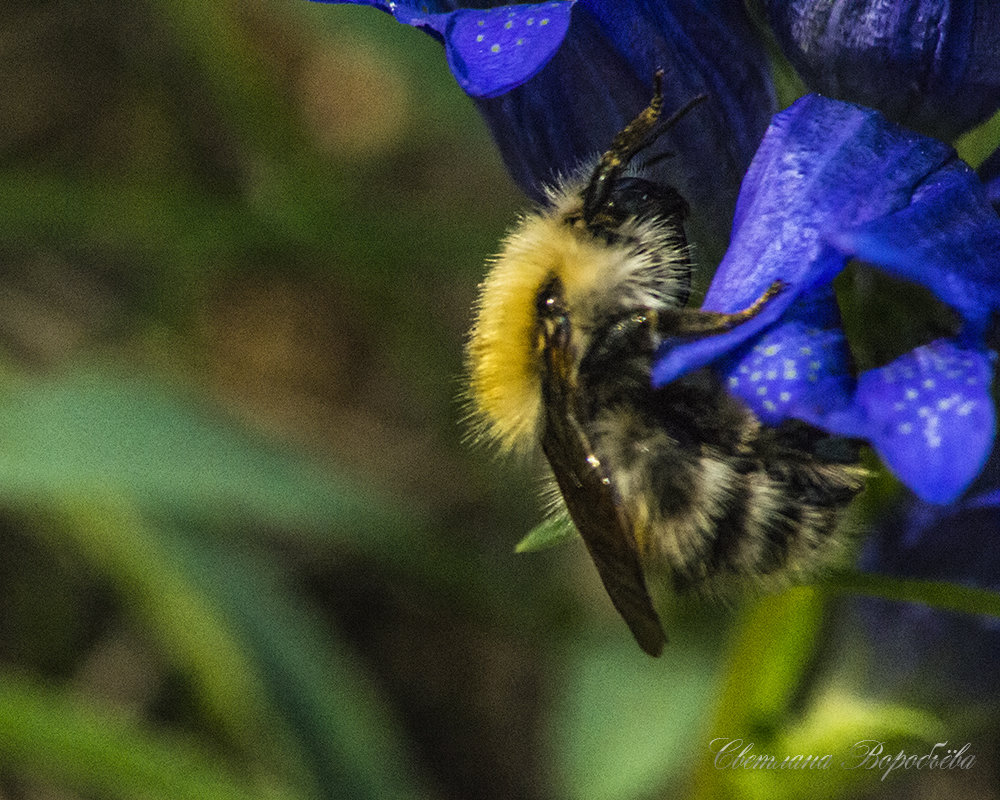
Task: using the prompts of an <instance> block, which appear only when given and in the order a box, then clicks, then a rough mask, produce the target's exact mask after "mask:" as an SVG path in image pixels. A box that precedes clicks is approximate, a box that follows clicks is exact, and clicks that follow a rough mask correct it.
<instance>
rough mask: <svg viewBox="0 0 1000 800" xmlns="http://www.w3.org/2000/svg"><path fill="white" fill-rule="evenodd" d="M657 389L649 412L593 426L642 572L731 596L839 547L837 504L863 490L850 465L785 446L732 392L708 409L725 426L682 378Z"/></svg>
mask: <svg viewBox="0 0 1000 800" xmlns="http://www.w3.org/2000/svg"><path fill="white" fill-rule="evenodd" d="M657 394H659V393H657ZM718 397H721V398H722V399H723V403H724V405H726V406H729V405H730V403H729V402H727V400H726V398H725V397H724V396H722V395H719V396H718ZM657 399H658V400H659V402H660V403H661V405H662V413H661V414H657V415H650V414H648V413H641V412H639V411H637V410H636V408H635V407H630V406H624V405H619V406H616V407H614V408H610V409H606V410H605V411H604V412H602V413H601V414H600V415H599V416H598V417H597V418H596V419H595V421H594V423H593V430H594V432H593V434H592V438H593V444H594V448H595V452H596V453H597V455H598V457H599V458H601V460H602V461H603V462H604V463H606V464H608V465H609V472H610V474H611V475H612V476H613V480H614V481H615V483H616V487H617V489H618V492H619V497H620V502H621V503H622V504H623V506H624V508H625V509H626V511H627V513H628V515H629V517H630V518H631V519H632V520H633V523H634V526H635V527H634V529H635V537H636V541H637V544H638V546H639V550H640V554H641V557H642V560H643V563H644V564H645V566H646V569H647V570H649V571H652V572H658V571H662V572H666V573H667V574H668V575H669V577H670V579H671V581H672V583H673V584H674V586H675V587H676V588H677V589H679V590H691V591H695V592H697V593H699V594H712V595H717V594H729V593H732V591H733V590H734V589H736V590H738V589H740V588H744V587H745V586H747V585H764V586H768V585H771V586H773V585H775V584H782V583H790V582H797V581H801V580H804V579H806V578H808V577H810V576H813V575H815V574H816V573H817V572H818V571H820V570H821V569H822V568H823V567H826V566H829V564H830V563H831V562H832V561H835V560H836V559H837V557H838V556H839V555H840V554H841V553H842V552H843V551H844V549H845V548H844V544H845V538H846V537H845V536H844V535H843V532H842V531H840V530H839V522H840V517H841V512H842V511H843V510H844V508H845V507H846V506H847V505H848V504H849V503H850V501H851V500H852V499H853V497H854V496H855V495H856V494H857V493H858V492H859V491H860V490H861V488H862V480H863V471H862V470H861V469H860V468H859V467H857V466H856V464H854V463H851V462H850V461H848V462H847V463H843V462H836V463H835V462H829V461H824V460H822V459H820V458H819V457H817V456H816V455H815V454H813V453H812V452H810V451H809V450H807V449H802V448H801V447H800V446H799V442H798V441H796V442H795V445H796V446H794V447H792V446H788V444H787V443H785V442H784V441H783V439H782V434H781V432H780V430H779V431H775V430H774V429H767V428H761V426H760V425H759V423H758V422H757V420H756V418H755V417H754V416H753V414H752V413H751V412H750V411H749V410H747V409H745V407H742V406H741V405H740V404H738V401H736V400H732V401H731V403H732V404H734V406H733V407H727V408H724V409H714V411H715V412H721V413H722V415H723V416H724V417H726V418H728V419H729V421H730V425H729V427H728V428H727V429H721V428H719V426H718V419H717V418H716V417H715V415H714V414H713V415H712V418H711V419H709V418H706V417H705V416H700V415H702V414H703V413H704V411H705V410H706V408H707V407H710V406H711V405H712V403H711V402H710V398H708V397H707V396H706V397H704V398H702V399H701V400H699V399H698V398H697V393H696V394H695V396H693V397H692V395H691V394H690V392H685V391H684V390H683V387H681V391H679V392H675V393H674V394H673V395H671V394H669V393H667V395H666V396H665V397H658V398H657ZM711 399H715V398H711ZM678 400H680V401H681V402H682V403H683V405H684V406H685V407H684V408H679V407H678ZM689 402H691V403H694V404H695V407H689V406H688V403H689ZM699 419H701V420H704V425H699V423H698V420H699ZM677 420H685V422H684V424H683V435H682V432H681V431H680V430H678V429H677V427H676V426H677ZM796 435H800V432H798V431H797V432H796Z"/></svg>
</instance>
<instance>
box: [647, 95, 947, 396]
mask: <svg viewBox="0 0 1000 800" xmlns="http://www.w3.org/2000/svg"><path fill="white" fill-rule="evenodd" d="M953 156H954V153H953V151H952V150H951V148H950V147H948V146H947V145H945V144H943V143H941V142H937V141H935V140H931V139H926V138H924V137H921V136H918V135H917V134H913V133H907V132H904V131H902V130H900V129H899V128H897V127H896V126H894V125H891V124H889V123H888V122H886V120H885V118H884V117H882V115H881V114H879V113H878V112H877V111H874V110H872V109H865V108H860V107H858V106H854V105H851V104H849V103H842V102H838V101H836V100H830V99H827V98H824V97H821V96H819V95H807V96H806V97H803V98H802V99H801V100H799V101H798V102H796V103H795V104H794V105H792V106H791V107H790V108H788V109H787V110H785V111H783V112H781V113H780V114H777V115H776V116H775V117H774V120H773V122H772V123H771V126H770V127H769V128H768V130H767V133H766V134H765V135H764V139H763V141H762V142H761V145H760V147H759V149H758V150H757V154H756V155H755V156H754V159H753V162H752V163H751V165H750V169H749V170H748V171H747V175H746V177H745V178H744V180H743V186H742V189H741V190H740V196H739V200H738V202H737V206H736V216H735V220H734V222H733V234H732V240H731V241H730V245H729V250H728V251H727V252H726V255H725V257H724V258H723V259H722V263H721V264H720V265H719V269H718V270H717V271H716V273H715V277H714V278H713V279H712V283H711V286H710V287H709V290H708V294H707V295H706V297H705V302H704V303H703V307H704V308H706V309H709V310H712V311H725V312H734V311H739V310H741V309H744V308H747V307H749V306H750V305H752V304H753V302H754V301H755V300H756V299H757V298H758V297H760V296H761V295H762V294H763V293H764V292H765V291H766V290H767V288H768V287H769V286H770V285H771V284H772V283H774V282H775V281H778V280H780V281H783V282H784V283H786V284H788V288H787V289H786V290H785V291H784V292H782V294H780V295H779V296H778V297H777V298H775V299H774V300H772V301H771V302H770V303H769V304H768V308H766V309H765V310H764V311H763V312H762V313H760V314H758V315H757V316H756V317H755V318H754V319H753V320H751V321H750V322H748V323H746V324H744V325H740V326H739V327H738V328H736V329H734V330H732V331H730V332H728V333H725V334H722V335H720V336H714V337H711V338H708V339H703V340H701V341H697V342H692V343H685V344H679V345H678V344H676V343H668V344H667V345H666V346H665V347H664V349H663V351H662V352H661V353H660V357H659V359H658V360H657V363H656V364H655V365H654V367H653V382H654V385H657V386H662V385H664V384H666V383H669V382H670V381H672V380H675V379H676V378H678V377H680V376H681V375H683V374H684V373H685V372H688V371H690V370H693V369H696V368H698V367H701V366H704V365H705V364H707V363H709V362H710V361H712V360H714V359H716V358H719V357H720V356H722V355H723V354H725V353H727V352H729V351H731V350H733V349H734V348H736V347H739V346H740V345H742V344H743V343H744V342H746V341H747V340H748V339H749V338H751V337H753V336H755V335H757V334H758V333H759V332H760V331H761V330H762V329H763V328H764V327H766V326H768V325H770V324H772V323H773V322H775V321H776V320H777V319H778V318H779V317H780V316H781V315H782V314H783V313H784V312H785V311H786V310H787V309H788V308H789V307H790V306H791V305H792V304H793V303H794V302H795V300H796V299H797V298H798V297H799V296H800V295H802V294H804V293H807V292H808V291H810V290H811V289H812V288H814V287H817V286H824V285H825V284H827V283H829V281H831V280H832V279H833V278H834V277H835V276H836V274H837V273H838V272H840V270H842V269H843V267H844V265H845V264H846V263H847V260H848V256H849V253H845V252H844V251H843V249H842V248H838V247H834V241H835V240H836V239H837V237H838V236H839V235H840V233H841V232H842V231H845V230H848V231H849V230H852V229H854V228H855V227H856V226H858V225H859V224H862V223H864V222H867V221H870V220H872V219H878V218H880V217H882V216H885V215H886V214H889V213H891V212H893V211H895V210H897V209H900V208H904V207H905V206H906V205H907V204H908V203H909V202H910V199H911V196H912V194H913V191H914V187H916V186H917V185H919V184H920V183H921V182H922V181H923V180H924V179H925V177H926V176H927V175H928V174H931V173H933V172H935V171H936V170H938V169H940V168H941V167H942V166H943V165H944V164H947V163H948V162H949V160H950V159H952V158H953Z"/></svg>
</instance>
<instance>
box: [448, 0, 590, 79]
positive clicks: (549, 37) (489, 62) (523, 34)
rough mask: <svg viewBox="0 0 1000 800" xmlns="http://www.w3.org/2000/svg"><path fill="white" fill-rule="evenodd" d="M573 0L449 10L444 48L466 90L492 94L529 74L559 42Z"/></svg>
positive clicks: (568, 18) (528, 77)
mask: <svg viewBox="0 0 1000 800" xmlns="http://www.w3.org/2000/svg"><path fill="white" fill-rule="evenodd" d="M575 2H576V0H560V2H548V3H533V4H530V5H516V6H500V7H499V8H490V9H486V10H474V9H468V10H462V11H456V12H455V13H453V14H451V15H450V16H449V19H448V26H447V29H446V31H445V50H446V52H447V56H448V66H449V67H450V68H451V72H452V74H453V75H454V76H455V79H456V80H457V81H458V85H459V86H461V87H462V88H463V89H464V90H465V91H466V92H467V93H468V94H470V95H472V96H474V97H496V96H497V95H500V94H504V93H505V92H509V91H510V90H511V89H513V88H514V87H516V86H520V85H521V84H522V83H524V82H525V81H527V80H529V79H530V78H531V77H532V76H534V75H535V73H537V72H538V71H539V70H540V69H541V68H542V67H544V66H545V65H546V64H547V63H548V61H549V59H551V58H552V56H553V55H554V54H555V52H556V50H558V49H559V46H560V45H561V44H562V42H563V38H564V37H565V36H566V32H567V30H568V29H569V23H570V10H571V9H572V8H573V4H574V3H575Z"/></svg>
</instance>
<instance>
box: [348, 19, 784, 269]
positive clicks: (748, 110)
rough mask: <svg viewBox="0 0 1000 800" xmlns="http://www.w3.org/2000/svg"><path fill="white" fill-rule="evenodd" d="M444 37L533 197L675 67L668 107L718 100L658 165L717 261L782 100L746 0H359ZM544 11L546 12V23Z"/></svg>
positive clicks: (600, 146)
mask: <svg viewBox="0 0 1000 800" xmlns="http://www.w3.org/2000/svg"><path fill="white" fill-rule="evenodd" d="M348 1H349V2H359V3H362V4H364V5H372V6H375V7H377V8H380V9H382V10H384V11H387V12H389V13H392V14H393V16H394V17H395V18H396V19H397V20H399V21H400V22H404V23H406V24H408V25H413V26H415V27H419V28H421V29H423V30H424V31H426V32H427V33H430V34H431V35H432V36H434V37H435V38H437V39H439V40H441V41H442V42H443V43H444V47H445V54H446V56H447V59H448V64H449V67H450V68H451V70H452V73H453V74H454V75H455V78H456V80H457V81H458V83H459V85H460V86H461V87H462V88H463V89H464V90H465V91H466V92H467V93H469V94H470V95H472V97H473V98H474V100H475V101H476V103H477V105H478V107H479V110H480V112H481V113H482V115H483V117H484V118H485V119H486V122H487V123H488V125H489V126H490V128H491V130H492V132H493V136H494V139H495V141H496V143H497V146H498V147H499V149H500V152H501V154H502V155H503V158H504V161H505V162H506V164H507V167H508V169H509V171H510V173H511V175H512V176H513V177H514V179H515V180H516V181H517V183H518V184H519V185H520V186H521V188H522V189H523V190H524V191H525V192H526V193H527V194H528V195H529V196H531V197H534V198H536V199H540V198H541V197H542V196H543V187H544V185H545V184H547V183H551V182H553V181H554V180H555V179H556V178H557V177H558V176H559V175H564V174H566V173H568V172H571V171H573V170H574V169H575V168H577V167H578V166H579V165H580V164H581V163H583V162H584V161H587V160H589V159H591V158H593V157H594V156H596V155H597V154H599V153H601V152H603V151H604V150H605V149H607V146H608V143H609V142H610V141H611V140H612V138H613V137H614V135H615V134H616V133H617V132H618V131H620V130H621V129H622V128H623V127H624V126H625V125H626V123H628V122H629V121H630V120H631V119H632V117H633V116H635V113H636V111H638V110H639V109H641V108H642V107H643V106H645V104H646V103H647V102H648V100H649V96H650V94H651V92H652V78H653V73H654V72H655V71H656V70H657V69H663V70H664V73H665V81H664V100H665V103H664V105H665V107H666V108H667V109H668V110H669V109H671V108H679V107H681V106H682V105H684V104H685V103H686V102H688V101H689V100H691V99H692V98H694V97H696V96H698V95H699V94H706V95H707V96H708V99H707V101H706V102H704V103H702V104H701V105H700V106H699V108H698V109H697V110H696V111H694V112H692V113H691V114H689V115H688V117H687V118H685V119H683V120H681V122H680V123H679V124H678V125H677V126H676V127H675V128H674V129H672V130H671V131H669V132H668V133H667V134H665V135H664V136H663V137H662V139H661V140H660V141H658V143H657V144H658V147H657V151H658V152H661V153H662V152H670V153H672V154H673V155H674V156H675V157H674V158H669V159H664V160H662V161H660V162H659V163H657V164H656V165H655V166H653V167H651V168H650V171H649V174H650V176H651V177H652V178H653V179H654V180H660V181H663V182H665V183H668V184H670V185H672V186H675V187H677V189H678V190H679V191H680V192H681V194H682V195H683V196H684V198H685V199H686V200H687V202H688V204H689V205H690V206H691V218H690V221H691V224H692V228H691V230H690V232H689V233H690V236H691V239H692V240H693V241H694V242H695V243H697V244H698V246H699V247H700V249H701V252H702V256H703V257H705V258H711V259H713V260H718V257H719V256H721V254H722V251H723V250H724V247H725V242H726V241H727V240H728V238H729V225H730V223H731V221H732V212H733V206H734V203H735V201H736V195H737V193H738V190H739V184H740V180H741V179H742V177H743V173H744V172H745V171H746V168H747V166H748V165H749V163H750V159H751V158H752V156H753V153H754V150H756V148H757V144H758V143H759V142H760V137H761V136H762V135H763V133H764V130H765V129H766V127H767V124H768V122H769V121H770V119H771V115H772V114H773V113H774V111H775V110H776V105H775V99H774V91H773V87H772V85H771V79H770V67H769V65H768V61H767V58H766V55H765V53H764V50H763V49H762V48H761V46H760V44H759V42H757V40H756V39H755V37H754V34H753V29H752V26H751V23H750V20H749V19H748V17H747V15H746V13H745V11H744V10H743V6H742V3H715V2H709V0H672V2H669V3H667V2H659V3H649V2H644V1H643V0H616V2H614V3H609V2H605V0H560V1H558V2H551V1H550V2H546V3H532V4H528V5H510V6H507V5H502V6H496V7H494V8H490V9H470V8H457V9H456V8H454V6H455V5H456V4H446V3H443V2H437V3H407V2H398V3H397V2H388V0H348ZM543 23H544V24H543Z"/></svg>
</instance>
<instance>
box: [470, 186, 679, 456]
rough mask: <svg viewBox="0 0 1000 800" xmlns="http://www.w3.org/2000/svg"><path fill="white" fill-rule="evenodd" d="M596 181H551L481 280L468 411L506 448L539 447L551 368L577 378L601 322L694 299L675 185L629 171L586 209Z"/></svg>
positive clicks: (472, 340)
mask: <svg viewBox="0 0 1000 800" xmlns="http://www.w3.org/2000/svg"><path fill="white" fill-rule="evenodd" d="M593 181H594V176H591V177H589V178H588V177H587V176H586V173H585V174H584V177H582V178H577V179H575V180H570V181H566V182H564V183H563V184H561V185H559V186H557V187H555V188H553V189H551V190H550V191H549V193H548V198H547V202H546V203H545V204H544V205H543V206H542V207H541V208H539V209H537V210H535V211H534V212H531V213H529V214H527V215H526V216H525V217H524V218H523V219H522V220H521V221H520V223H519V224H518V225H517V226H516V227H515V228H514V229H513V230H512V231H511V232H510V233H509V234H508V236H507V238H506V240H505V241H504V243H503V246H502V249H501V251H500V253H499V254H498V255H497V256H495V257H494V258H493V259H492V263H491V268H490V270H489V273H488V274H487V277H486V279H485V280H484V281H483V283H482V285H481V286H480V293H479V300H478V303H477V305H476V308H475V323H474V325H473V328H472V333H471V336H470V338H469V343H468V348H467V362H468V373H469V387H468V388H469V392H468V393H469V396H470V400H471V417H472V418H473V420H474V428H475V430H476V432H477V433H478V434H480V435H481V436H483V437H484V438H487V439H489V440H492V441H494V442H496V443H497V444H498V445H499V446H500V448H501V449H503V450H521V451H525V450H528V449H530V448H531V447H533V446H534V444H535V443H537V441H538V439H539V435H540V432H541V425H542V420H543V402H544V401H543V392H542V383H543V382H542V378H543V374H547V376H548V377H550V378H554V379H556V380H560V381H568V382H570V383H572V382H573V381H574V380H575V375H576V368H577V367H578V366H579V363H580V361H581V359H582V358H583V357H584V356H585V354H586V353H587V351H588V349H589V348H590V345H591V343H592V342H593V341H594V339H595V337H596V336H599V335H600V332H601V330H602V328H604V327H605V326H607V325H609V324H611V323H612V322H613V321H614V320H616V319H620V318H621V316H622V315H623V314H628V313H630V312H633V311H636V310H647V309H654V310H655V309H660V308H664V307H670V308H677V307H679V306H681V305H683V304H684V303H685V302H686V300H687V295H688V286H689V283H690V267H689V262H688V257H687V246H686V242H685V238H684V232H683V227H682V219H683V215H684V213H685V205H684V201H683V200H682V199H681V198H680V196H679V195H677V193H676V192H675V191H674V190H673V189H671V188H670V187H666V186H662V185H658V184H654V183H651V182H649V181H646V180H644V179H642V178H636V177H624V178H618V179H617V180H615V182H614V185H613V186H607V185H605V186H604V187H602V191H604V192H605V197H604V199H603V201H602V202H601V203H600V204H598V205H596V206H593V207H592V208H587V202H588V198H589V196H590V194H591V193H592V189H591V187H592V186H593ZM547 343H548V344H549V353H548V356H546V354H545V350H546V344H547ZM554 353H555V354H556V355H557V356H558V358H557V361H558V363H559V365H560V366H559V374H558V375H553V374H552V370H553V369H554V364H553V354H554Z"/></svg>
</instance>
